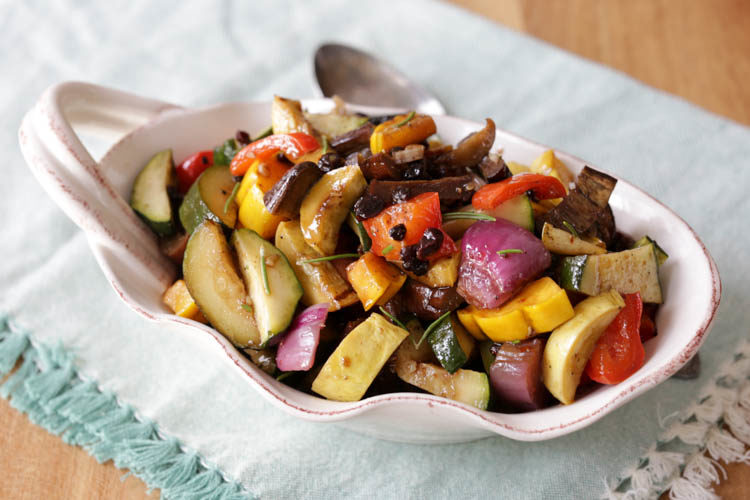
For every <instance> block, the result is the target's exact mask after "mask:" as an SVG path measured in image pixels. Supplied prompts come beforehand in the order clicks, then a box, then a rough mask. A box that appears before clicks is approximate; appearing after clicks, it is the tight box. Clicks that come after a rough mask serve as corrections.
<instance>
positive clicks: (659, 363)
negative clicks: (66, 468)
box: [92, 100, 718, 442]
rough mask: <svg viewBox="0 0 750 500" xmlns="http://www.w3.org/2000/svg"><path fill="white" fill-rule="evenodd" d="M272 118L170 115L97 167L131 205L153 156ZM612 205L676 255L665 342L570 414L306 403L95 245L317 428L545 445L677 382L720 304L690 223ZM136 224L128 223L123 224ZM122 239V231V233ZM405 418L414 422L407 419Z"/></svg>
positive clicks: (419, 399) (649, 347)
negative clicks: (318, 423)
mask: <svg viewBox="0 0 750 500" xmlns="http://www.w3.org/2000/svg"><path fill="white" fill-rule="evenodd" d="M306 105H307V107H308V108H309V109H311V110H313V111H321V110H324V109H326V108H328V107H330V105H331V104H330V102H328V101H325V100H316V101H308V102H306ZM357 109H360V110H363V111H370V112H371V111H373V109H369V108H357ZM381 111H382V110H381ZM387 111H388V110H385V111H382V112H383V113H384V112H387ZM269 113H270V105H269V103H239V104H226V105H220V106H216V107H212V108H207V109H203V110H172V111H169V112H166V113H164V114H163V115H161V116H160V117H159V118H157V119H156V120H154V121H153V122H151V123H149V124H147V125H146V126H144V127H142V128H140V129H137V130H135V131H134V132H132V133H131V134H130V135H128V136H126V137H125V138H124V139H122V140H121V141H120V142H118V143H117V144H116V145H115V146H113V147H112V148H111V149H110V150H109V152H108V153H107V154H106V155H105V156H104V157H103V158H102V160H101V161H100V170H101V173H102V174H103V176H104V177H105V178H107V179H108V180H109V182H110V183H111V184H112V186H113V187H114V189H115V190H116V191H117V193H119V194H120V196H122V197H123V198H124V199H126V200H127V199H128V196H129V193H130V189H131V186H132V182H133V179H134V178H135V176H136V174H137V172H138V170H139V169H140V168H141V167H142V166H143V165H144V164H145V163H146V162H147V161H148V159H149V158H150V157H151V156H152V155H153V154H154V153H155V152H157V151H159V150H162V149H165V148H172V149H173V152H174V159H175V162H181V161H182V160H184V159H185V158H187V157H188V156H189V155H191V154H193V153H195V152H196V151H198V150H201V149H209V148H212V147H213V146H215V145H216V144H219V143H221V142H222V141H223V140H225V139H226V138H227V137H231V136H233V135H234V133H235V131H236V130H237V129H244V130H247V131H248V132H249V133H250V135H251V136H252V135H254V134H257V133H258V132H259V131H261V130H263V129H265V128H266V127H267V126H268V124H269ZM435 121H436V122H437V126H438V133H439V135H440V136H441V137H442V138H443V139H444V140H446V141H448V142H453V143H455V142H456V141H458V140H459V139H461V138H462V137H464V136H465V135H466V134H467V133H469V132H471V131H474V130H477V129H478V128H481V126H482V125H481V124H478V123H474V122H470V121H466V120H462V119H458V118H453V117H446V116H437V117H435ZM495 146H496V148H502V151H503V156H504V158H505V159H506V160H513V161H517V162H520V163H526V164H528V163H530V162H531V161H532V160H533V159H534V158H536V157H537V156H538V155H539V154H540V153H542V152H543V151H544V150H546V149H547V148H546V147H544V146H542V145H539V144H535V143H533V142H530V141H527V140H525V139H521V138H519V137H516V136H514V135H512V134H509V133H507V132H504V131H502V130H498V132H497V140H496V144H495ZM559 156H560V157H561V158H562V160H563V161H564V162H565V163H566V164H567V165H568V167H570V168H571V170H572V171H573V172H575V173H577V172H578V171H580V169H581V168H583V166H584V165H585V163H584V162H583V161H582V160H580V159H578V158H575V157H573V156H570V155H567V154H564V153H559ZM595 168H596V167H595ZM611 205H612V208H613V211H614V214H615V218H616V220H617V226H618V229H619V230H620V231H622V232H624V233H626V234H629V235H631V236H640V235H642V234H649V235H651V236H652V237H653V238H655V239H657V240H658V242H659V244H660V245H661V246H662V247H664V249H665V250H666V251H667V252H668V253H669V255H670V258H669V260H668V261H667V263H666V264H665V265H664V266H663V267H662V270H661V278H662V284H663V287H664V293H665V297H666V302H665V304H664V305H663V306H662V307H661V308H660V309H659V314H658V317H657V326H658V330H659V335H658V336H657V337H656V338H655V339H653V340H651V341H649V342H648V343H647V344H646V351H647V355H646V363H645V365H644V366H643V367H642V368H641V369H640V370H639V371H638V372H637V373H636V374H635V375H633V376H632V377H631V378H629V379H628V380H627V381H625V382H623V383H622V384H619V385H615V386H608V387H607V386H602V387H599V388H597V389H596V390H594V391H593V392H591V393H589V394H587V395H585V396H583V397H582V398H581V399H579V400H578V401H576V402H575V403H574V404H573V405H570V406H555V407H551V408H547V409H544V410H541V411H537V412H533V413H526V414H516V415H511V414H500V413H491V412H482V411H479V410H475V409H472V408H468V407H466V406H464V405H461V404H459V403H455V402H451V401H447V400H444V399H442V398H437V397H433V396H426V395H422V394H395V395H386V396H379V397H377V398H372V399H370V400H367V401H364V402H359V403H338V402H332V401H325V400H323V399H320V398H316V397H312V396H309V395H307V394H303V393H301V392H299V391H296V390H294V389H292V388H290V387H288V386H286V385H284V384H282V383H279V382H277V381H276V380H274V379H272V378H271V377H268V376H267V375H265V374H264V373H262V372H261V371H260V370H258V369H256V368H255V367H254V366H252V365H250V364H249V363H248V362H247V361H245V360H244V358H243V357H242V356H241V355H239V354H238V353H237V352H236V351H234V350H233V348H231V346H229V344H228V342H226V341H225V340H223V338H222V337H220V336H219V335H218V334H216V333H215V332H213V330H211V329H209V328H208V327H205V326H202V325H198V324H197V323H194V322H191V321H188V320H181V319H177V318H175V317H174V316H171V315H169V314H168V311H167V310H166V308H165V307H164V306H163V304H162V302H161V295H162V293H163V291H164V286H165V283H164V282H163V280H159V279H148V278H147V277H144V272H147V271H146V270H144V269H142V268H140V267H139V266H138V264H137V262H136V261H132V262H131V263H127V262H123V261H122V260H119V261H118V257H117V255H115V253H114V252H112V251H111V250H110V249H108V248H107V247H104V246H101V245H97V244H96V243H94V242H92V246H93V247H94V248H93V249H94V253H95V255H96V257H97V259H98V260H99V262H100V264H101V265H102V268H103V269H104V271H105V273H106V274H107V277H108V278H109V279H110V281H111V282H113V286H115V288H116V289H117V290H118V293H120V295H121V296H122V297H123V298H124V299H125V300H126V301H127V302H128V303H129V304H130V305H131V306H134V307H136V308H137V309H139V310H140V312H142V313H144V314H146V315H147V316H150V317H154V318H156V319H159V320H166V321H176V322H179V323H182V324H185V325H189V326H190V327H191V328H192V329H193V330H195V329H200V330H202V331H205V332H209V333H211V334H212V335H214V336H215V337H217V340H219V341H220V342H221V343H222V345H223V346H224V350H225V351H226V353H227V355H228V356H229V357H230V358H231V359H232V360H233V361H234V363H235V364H236V365H237V366H238V367H239V368H240V369H241V370H243V371H244V372H245V373H247V374H248V375H249V381H250V383H251V385H254V386H255V387H256V388H258V389H260V392H261V393H262V394H263V395H264V396H266V397H267V398H268V399H269V400H271V401H272V402H273V403H274V404H276V405H278V406H279V407H281V408H283V409H285V410H286V411H289V412H291V413H293V414H296V415H298V416H302V417H304V418H309V419H314V420H324V421H341V422H342V423H345V425H347V426H349V427H352V428H355V429H357V430H359V431H363V432H366V433H368V434H371V435H375V436H377V437H383V438H387V439H397V440H404V441H418V442H449V441H462V440H468V439H475V438H479V437H482V436H485V435H489V434H491V433H499V434H503V435H506V436H509V437H512V438H514V439H522V440H540V439H547V438H551V437H555V436H558V435H562V434H566V433H568V432H572V431H573V430H576V429H578V428H581V427H583V426H585V425H588V424H590V423H592V422H594V421H595V420H597V419H598V418H600V417H601V416H603V415H604V414H606V413H608V412H609V411H611V410H613V409H614V408H616V407H618V406H620V405H621V404H623V403H625V402H626V401H628V400H629V399H632V398H633V397H635V395H637V394H639V393H641V392H643V391H645V390H647V389H648V388H650V387H652V386H653V385H655V384H656V383H658V382H660V381H662V380H664V379H666V378H667V377H668V376H670V375H671V374H672V373H674V372H675V371H676V370H677V369H678V368H679V366H681V364H682V363H684V362H685V361H687V359H688V358H689V356H690V354H692V353H693V352H695V350H697V348H698V346H699V345H700V343H701V342H702V339H703V334H704V333H705V331H706V330H707V328H708V326H709V325H708V323H710V318H711V317H712V315H713V309H712V308H715V305H716V304H715V302H717V299H716V287H717V286H718V285H717V283H716V282H717V280H718V274H715V267H714V266H713V263H712V261H711V258H710V256H709V255H708V254H707V253H706V251H705V248H704V247H703V245H702V244H701V243H700V241H699V240H698V239H697V237H696V236H695V235H694V233H693V232H692V230H691V229H690V228H689V227H688V226H687V224H685V223H684V222H683V221H682V220H681V219H680V218H679V217H677V216H676V215H675V214H674V213H673V212H672V211H671V210H669V209H668V208H666V207H664V206H663V205H661V204H660V203H658V202H657V201H656V200H654V199H653V198H651V197H650V196H649V195H647V194H645V193H643V192H642V191H640V190H638V189H637V188H635V187H633V186H632V185H630V184H628V183H626V182H624V181H621V182H619V183H618V185H617V187H616V189H615V191H614V193H613V196H612V199H611ZM130 223H132V222H131V221H127V220H123V225H126V224H130ZM117 230H120V231H124V230H125V229H124V226H123V227H121V228H118V229H117ZM404 415H410V416H411V418H404ZM353 417H356V418H353Z"/></svg>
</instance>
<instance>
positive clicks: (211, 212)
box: [179, 165, 237, 234]
mask: <svg viewBox="0 0 750 500" xmlns="http://www.w3.org/2000/svg"><path fill="white" fill-rule="evenodd" d="M234 185H235V182H234V179H233V178H232V174H231V173H230V171H229V167H228V166H223V165H213V166H211V167H208V168H207V169H206V170H205V171H204V172H203V173H202V174H201V175H200V177H198V179H197V180H196V181H195V182H194V183H193V185H192V186H190V189H189V190H188V192H187V194H186V195H185V199H184V200H182V205H180V211H179V212H180V222H182V227H184V228H185V231H186V232H187V233H188V234H190V233H192V232H193V231H194V230H195V228H196V227H198V225H199V224H200V223H201V222H203V221H204V220H206V219H210V220H213V221H216V222H221V223H222V224H224V225H225V226H227V227H229V228H233V227H234V225H235V223H236V222H237V202H236V201H234V200H232V202H231V203H230V204H229V206H227V207H226V208H227V210H226V212H225V211H224V207H225V206H226V204H227V200H228V199H229V197H230V196H231V195H232V190H233V189H234Z"/></svg>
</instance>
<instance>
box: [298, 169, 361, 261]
mask: <svg viewBox="0 0 750 500" xmlns="http://www.w3.org/2000/svg"><path fill="white" fill-rule="evenodd" d="M365 189H367V181H365V178H364V176H363V175H362V171H361V170H360V169H359V167H357V166H355V165H350V166H348V167H341V168H338V169H336V170H331V171H330V172H328V173H327V174H325V175H324V176H323V177H321V178H320V180H319V181H318V182H317V183H315V185H314V186H313V187H312V189H310V191H309V193H308V194H307V196H305V198H304V199H303V200H302V204H301V206H300V209H299V215H300V225H301V227H302V234H304V236H305V241H306V242H307V244H308V245H310V246H311V247H313V248H315V249H316V250H318V251H319V252H320V253H322V254H323V255H332V254H333V252H334V250H335V249H336V242H337V241H338V238H339V231H340V229H341V224H343V223H344V221H345V220H346V218H347V216H348V215H349V211H350V210H351V208H352V206H353V205H354V202H355V201H357V198H359V197H360V196H361V195H362V193H363V192H364V191H365Z"/></svg>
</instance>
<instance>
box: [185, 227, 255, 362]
mask: <svg viewBox="0 0 750 500" xmlns="http://www.w3.org/2000/svg"><path fill="white" fill-rule="evenodd" d="M182 273H183V274H184V275H185V284H186V285H187V288H188V291H189V292H190V295H192V297H193V299H194V300H195V303H196V304H198V307H199V308H200V310H201V312H202V313H203V315H204V316H205V317H206V318H207V319H208V321H210V322H211V325H213V327H214V328H216V329H217V330H218V331H219V332H220V333H221V334H222V335H224V336H225V337H226V338H228V339H229V340H230V341H231V342H232V343H233V344H234V345H236V346H237V347H240V348H244V347H251V348H256V349H257V348H259V347H260V346H261V337H260V332H259V331H258V327H257V326H256V324H255V318H254V317H253V309H252V306H251V302H250V299H249V298H248V295H247V291H246V289H245V284H244V283H243V282H242V279H241V278H240V277H239V275H238V274H237V271H236V270H235V267H234V260H233V257H232V253H231V250H230V248H229V245H228V244H227V240H226V238H225V237H224V232H223V231H222V229H221V225H220V224H219V223H217V222H215V221H212V220H207V221H205V222H203V223H202V224H200V225H199V226H198V227H197V228H196V229H195V231H193V234H192V236H191V237H190V240H188V244H187V248H185V259H184V260H183V262H182Z"/></svg>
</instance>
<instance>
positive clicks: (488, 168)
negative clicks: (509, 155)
mask: <svg viewBox="0 0 750 500" xmlns="http://www.w3.org/2000/svg"><path fill="white" fill-rule="evenodd" d="M493 156H494V155H487V156H485V157H484V159H482V161H480V162H479V171H480V172H481V173H482V177H484V179H485V180H486V181H487V182H500V181H502V180H505V179H507V178H508V177H511V176H512V175H513V173H512V172H511V171H510V169H509V168H508V165H506V164H505V161H503V159H502V158H501V157H499V156H498V157H497V158H493Z"/></svg>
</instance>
